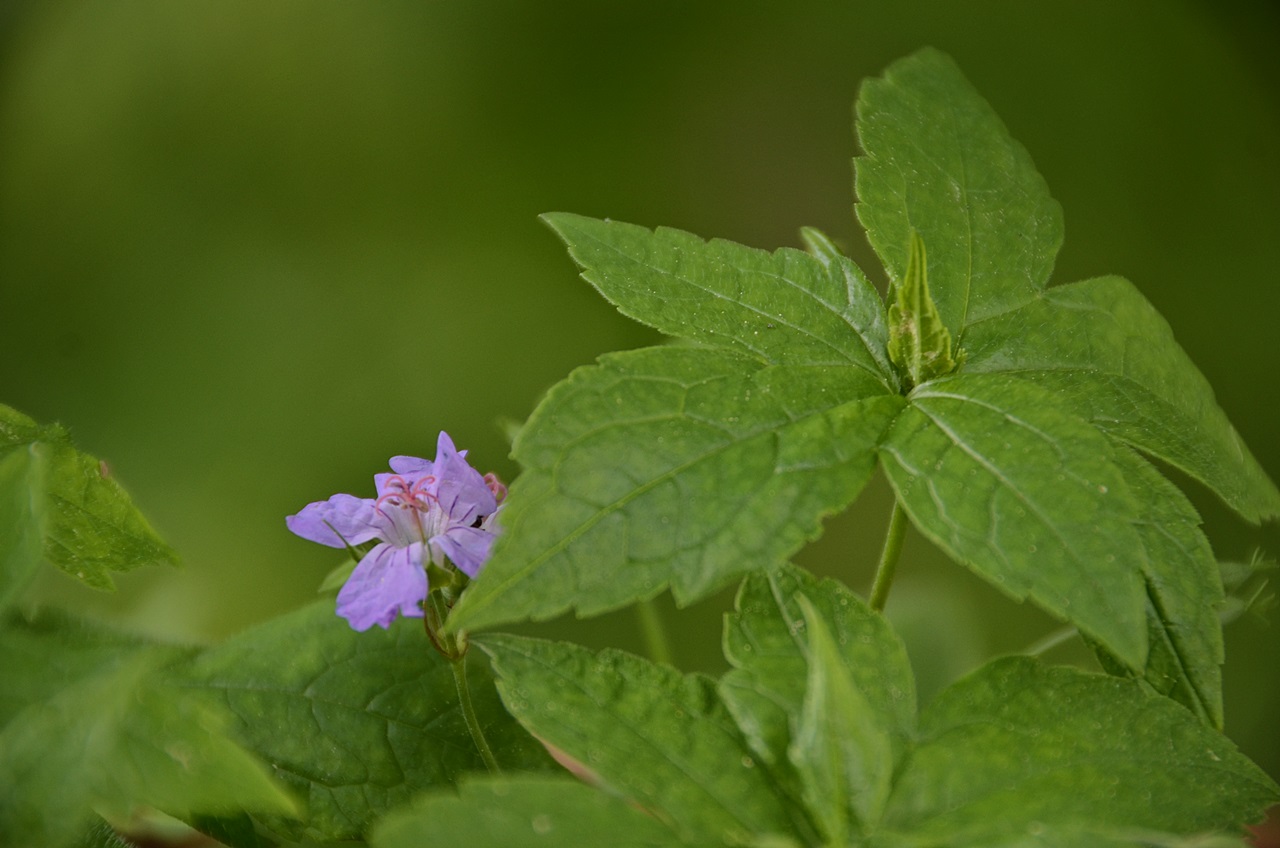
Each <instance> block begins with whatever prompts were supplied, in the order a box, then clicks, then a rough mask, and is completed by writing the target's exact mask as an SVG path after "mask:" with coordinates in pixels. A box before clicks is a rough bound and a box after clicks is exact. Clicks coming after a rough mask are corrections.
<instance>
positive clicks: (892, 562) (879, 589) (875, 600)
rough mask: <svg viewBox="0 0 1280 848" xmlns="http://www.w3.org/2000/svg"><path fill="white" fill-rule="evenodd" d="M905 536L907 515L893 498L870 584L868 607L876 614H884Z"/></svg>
mask: <svg viewBox="0 0 1280 848" xmlns="http://www.w3.org/2000/svg"><path fill="white" fill-rule="evenodd" d="M906 535H907V513H906V510H904V509H903V508H902V504H901V503H900V502H899V501H898V499H897V498H896V497H895V498H894V501H893V513H892V514H891V515H890V516H889V530H888V531H887V532H886V533H885V538H884V550H883V551H882V552H881V553H880V565H879V567H878V568H877V569H876V579H875V582H874V583H872V584H871V598H870V600H869V601H868V603H869V605H870V607H871V608H872V609H873V610H875V611H876V612H884V604H885V601H887V600H888V599H889V587H890V586H892V585H893V573H894V572H895V571H896V570H897V568H898V557H899V555H900V554H901V553H902V540H903V538H905V537H906Z"/></svg>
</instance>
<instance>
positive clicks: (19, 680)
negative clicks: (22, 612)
mask: <svg viewBox="0 0 1280 848" xmlns="http://www.w3.org/2000/svg"><path fill="white" fill-rule="evenodd" d="M151 650H154V645H153V644H152V643H150V642H147V641H145V640H143V639H141V638H139V637H137V636H134V635H131V634H127V633H121V632H119V631H116V630H111V629H109V628H106V627H103V626H101V625H98V624H93V623H91V622H88V621H85V620H83V619H78V618H73V617H71V616H69V615H66V614H65V613H59V612H56V611H53V610H44V611H42V613H41V614H40V615H39V616H37V617H35V618H32V619H25V618H22V617H20V616H18V615H16V614H10V615H9V616H8V617H7V618H5V619H4V620H3V624H0V656H2V657H4V685H3V686H0V727H3V726H4V725H6V724H7V723H8V722H9V721H10V720H11V719H13V717H14V716H16V715H17V714H18V713H20V712H21V711H22V710H23V709H25V708H26V707H27V706H29V705H30V704H34V703H38V702H41V701H48V700H50V699H52V698H54V697H55V696H56V695H57V694H58V693H59V692H61V691H62V690H64V689H67V688H70V687H72V686H74V685H76V684H77V683H79V682H81V681H83V680H85V679H86V678H90V677H93V676H94V675H97V674H101V673H103V671H104V670H108V669H110V668H112V667H114V666H115V665H116V664H118V663H120V662H122V661H123V660H125V659H128V658H129V657H131V656H134V655H138V654H140V653H145V652H147V651H151Z"/></svg>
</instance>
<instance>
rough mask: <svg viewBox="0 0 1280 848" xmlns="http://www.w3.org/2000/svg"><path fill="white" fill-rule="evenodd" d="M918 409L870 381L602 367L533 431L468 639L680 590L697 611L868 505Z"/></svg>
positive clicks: (551, 398)
mask: <svg viewBox="0 0 1280 848" xmlns="http://www.w3.org/2000/svg"><path fill="white" fill-rule="evenodd" d="M901 404H902V400H901V398H899V397H897V396H894V395H887V394H884V390H883V387H881V386H880V384H879V383H878V382H876V381H875V380H873V379H871V378H870V377H869V376H868V374H867V372H865V371H863V370H862V369H858V368H831V367H816V366H791V365H775V366H765V365H760V364H759V363H757V362H754V361H752V360H750V359H747V358H745V357H742V356H740V355H738V354H735V353H730V352H727V351H722V350H710V349H705V348H677V347H663V348H649V349H645V350H638V351H632V352H629V353H623V354H614V355H611V356H606V357H602V358H601V360H600V364H599V365H596V366H593V367H588V368H580V369H578V370H577V371H575V372H574V373H573V374H572V375H570V377H569V378H568V379H567V380H565V381H564V382H562V383H561V384H559V385H558V386H556V387H555V388H554V389H552V390H551V392H550V393H548V395H547V397H546V398H545V399H544V400H543V402H542V403H541V404H540V405H539V407H538V409H537V410H536V411H535V412H534V414H533V416H532V417H531V418H530V419H529V423H528V424H526V425H525V427H524V429H523V430H522V431H521V434H520V438H519V439H518V440H517V442H516V445H515V452H514V455H515V457H516V458H517V459H518V460H519V461H520V462H521V463H523V464H524V466H525V468H526V470H525V472H524V473H523V475H522V476H521V477H520V478H519V479H518V480H517V481H516V483H515V484H514V485H513V486H512V488H511V494H510V496H509V498H508V500H507V504H506V506H505V507H504V511H503V516H502V522H503V527H504V530H505V533H504V535H503V536H502V537H501V538H499V540H498V543H497V545H496V547H495V550H494V553H493V557H492V559H490V561H489V562H488V564H487V565H486V566H485V570H484V572H483V574H481V576H480V578H479V579H478V580H476V581H475V582H474V583H473V584H471V586H470V588H469V589H468V590H467V592H466V593H465V594H464V595H463V597H462V600H461V601H460V602H459V603H458V605H457V607H456V608H455V609H454V613H453V617H452V618H451V621H450V623H451V626H454V627H466V628H468V629H480V628H482V627H488V626H492V625H494V624H498V623H501V622H507V621H516V620H519V619H522V618H536V619H542V618H549V617H551V616H553V615H557V614H559V613H562V612H564V611H565V610H567V609H570V608H573V609H576V610H577V611H578V612H579V614H582V615H589V614H593V613H598V612H602V611H604V610H608V609H612V608H615V607H618V606H621V605H624V604H627V603H631V602H633V601H636V600H639V599H641V598H646V597H651V596H653V595H654V594H656V593H657V592H659V591H661V589H662V588H663V587H664V586H667V585H670V586H671V588H672V592H673V594H674V595H675V597H676V600H677V602H679V603H682V604H683V603H688V602H691V601H693V600H696V599H698V598H700V597H703V596H705V595H706V594H708V593H709V592H711V591H712V590H714V589H716V588H718V587H720V586H722V585H724V583H726V582H727V581H729V580H730V579H732V578H733V577H736V576H738V575H741V574H743V573H745V572H747V571H751V570H755V569H762V568H769V567H771V566H775V565H777V564H780V563H781V562H783V561H785V559H786V557H788V556H789V555H790V554H791V553H793V552H794V551H795V550H797V549H798V548H799V547H800V546H801V545H802V544H803V543H804V542H805V541H807V540H809V539H812V538H815V537H816V536H817V535H818V534H819V532H820V519H821V518H822V517H824V516H826V515H828V514H830V513H832V512H834V511H836V510H839V509H842V508H844V507H845V506H847V505H848V504H849V503H851V502H852V501H853V499H854V497H856V496H857V494H858V492H859V491H860V490H861V489H862V487H863V486H864V485H865V484H866V482H867V480H868V479H869V478H870V476H871V471H872V469H873V467H874V461H875V454H874V446H875V443H876V441H877V440H878V439H879V436H880V432H881V431H882V430H883V429H884V428H885V426H886V425H887V424H888V422H889V421H890V419H891V418H892V416H893V414H894V412H895V411H896V410H897V409H898V408H899V407H900V406H901Z"/></svg>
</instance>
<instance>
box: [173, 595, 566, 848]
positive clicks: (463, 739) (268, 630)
mask: <svg viewBox="0 0 1280 848" xmlns="http://www.w3.org/2000/svg"><path fill="white" fill-rule="evenodd" d="M467 679H468V681H469V683H470V688H471V694H472V699H473V702H474V704H475V709H476V712H477V714H478V716H479V719H480V723H481V725H482V726H483V728H484V731H485V734H486V737H487V739H488V741H489V744H490V746H491V747H492V749H493V753H494V756H495V757H497V759H498V762H499V763H500V764H501V765H502V766H503V767H504V768H507V769H516V770H519V769H529V770H536V769H546V768H552V767H554V764H553V763H552V761H551V759H550V757H549V756H548V755H547V754H546V752H545V750H544V749H543V748H542V746H541V745H539V744H538V743H537V742H536V741H535V740H534V739H533V738H531V737H530V736H529V735H528V734H527V733H526V732H525V731H524V730H523V729H521V728H520V726H519V725H518V724H516V722H515V720H514V719H512V718H511V717H510V716H509V715H508V714H507V713H506V711H505V710H504V709H503V708H502V704H501V703H500V701H499V700H498V694H497V692H496V691H495V690H494V687H493V683H492V678H491V677H490V673H489V669H488V667H487V665H486V663H485V661H484V656H483V655H482V654H480V653H478V652H476V651H474V650H473V651H471V652H470V653H469V654H468V655H467ZM183 680H184V682H185V684H186V685H187V686H190V687H192V688H193V689H196V690H200V691H201V692H203V693H204V694H205V695H207V696H208V697H210V698H212V699H213V700H214V701H215V702H217V703H219V704H222V705H224V706H225V707H226V708H227V709H229V710H230V712H231V714H232V715H233V716H234V717H235V721H234V726H233V731H234V733H235V735H236V737H237V738H238V739H239V740H240V741H241V742H242V743H243V744H244V745H245V746H246V747H248V748H249V749H250V750H252V751H254V752H256V753H257V754H258V755H259V756H261V757H262V759H263V760H265V761H266V762H267V763H268V764H269V765H270V766H271V768H272V769H273V770H274V772H275V774H276V775H277V776H278V777H279V778H280V780H281V782H282V783H284V785H286V786H288V787H290V788H291V789H293V791H294V792H295V793H296V794H297V795H298V796H299V797H301V798H302V799H303V800H304V801H305V809H306V814H305V815H304V816H303V817H301V819H300V820H299V821H293V820H289V819H265V820H263V821H264V824H266V825H267V826H268V827H270V828H271V829H272V830H274V831H275V832H276V833H278V834H280V835H281V836H283V837H284V838H286V839H294V840H298V839H313V840H317V841H337V840H344V839H360V838H362V837H363V835H364V833H365V830H366V829H367V828H368V827H369V826H370V824H371V823H372V822H373V820H374V819H375V818H377V817H378V816H380V815H382V814H383V813H386V812H387V811H388V810H390V809H392V808H393V807H397V806H400V805H401V804H404V803H406V802H408V801H409V800H410V798H412V797H413V796H414V795H415V794H416V793H418V792H420V791H422V790H425V789H430V788H432V787H439V786H449V785H452V784H453V783H455V782H456V781H457V779H458V778H459V777H460V776H461V775H463V774H465V773H467V772H472V771H484V770H485V765H484V761H483V760H482V759H481V758H480V755H479V753H478V752H477V751H476V747H475V744H474V742H473V741H472V739H471V735H470V733H469V732H468V730H467V726H466V723H465V721H464V719H463V716H462V711H461V708H460V706H459V703H458V692H457V688H456V686H455V683H454V678H453V673H452V670H451V669H450V667H449V663H448V661H447V660H445V659H444V658H443V657H441V656H440V655H439V654H438V653H436V651H435V650H434V649H433V648H432V647H431V643H430V641H429V640H428V639H427V637H426V635H425V634H424V633H423V632H422V624H421V622H420V621H417V620H415V619H403V618H402V619H399V620H397V622H396V623H395V624H393V625H392V627H391V628H390V630H387V631H383V630H380V629H374V630H370V631H368V632H365V633H357V632H355V631H353V630H352V629H351V628H350V627H348V626H347V624H346V622H345V621H343V620H342V619H340V618H338V617H337V616H336V615H335V614H334V612H333V604H332V602H331V601H321V602H318V603H316V604H313V605H311V606H309V607H306V608H304V609H301V610H299V611H297V612H294V613H290V614H288V615H285V616H282V617H280V618H277V619H274V620H272V621H269V622H266V623H265V624H262V625H259V626H258V627H255V628H253V629H251V630H248V631H246V632H245V633H243V634H241V635H240V636H237V637H235V638H233V639H231V640H230V641H228V642H227V643H225V644H223V645H220V646H218V647H216V648H212V649H210V650H208V651H206V652H204V653H203V654H201V655H200V656H198V657H196V658H195V659H194V660H193V661H192V663H191V666H190V668H188V669H186V670H184V672H183Z"/></svg>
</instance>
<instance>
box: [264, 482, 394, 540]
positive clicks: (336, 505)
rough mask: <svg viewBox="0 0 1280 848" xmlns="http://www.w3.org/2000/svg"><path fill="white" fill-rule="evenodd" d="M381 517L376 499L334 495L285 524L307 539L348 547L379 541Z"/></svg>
mask: <svg viewBox="0 0 1280 848" xmlns="http://www.w3.org/2000/svg"><path fill="white" fill-rule="evenodd" d="M377 516H378V513H377V510H375V509H374V506H373V501H372V500H369V499H367V498H357V497H356V496H354V495H334V496H333V497H331V498H329V500H327V501H316V502H315V503H309V504H307V505H306V506H304V507H303V508H302V509H301V510H300V511H299V512H298V513H297V514H296V515H290V516H287V517H286V518H285V520H284V523H285V526H286V527H288V528H289V529H290V530H292V531H293V532H294V533H296V534H297V535H299V536H301V537H302V538H304V539H307V540H309V541H312V542H319V543H320V544H322V545H328V546H329V547H331V548H344V547H346V546H347V545H358V544H360V543H361V542H367V541H369V540H370V539H376V538H378V537H379V536H380V535H381V533H380V532H379V524H378V522H377Z"/></svg>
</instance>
